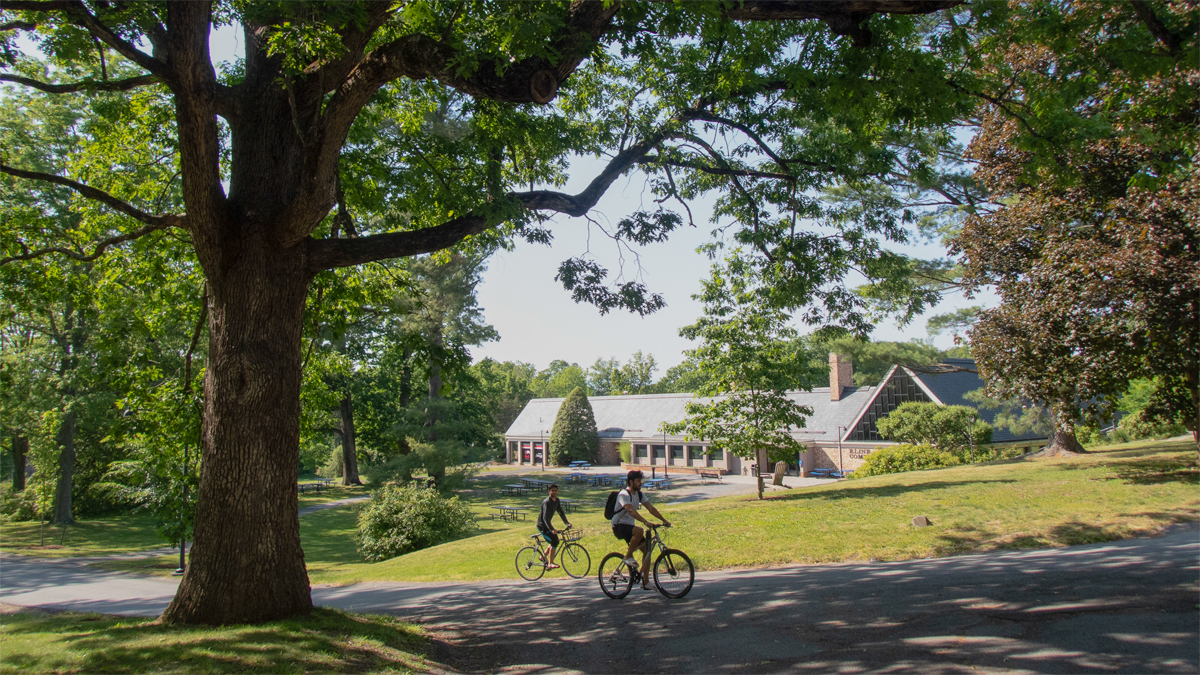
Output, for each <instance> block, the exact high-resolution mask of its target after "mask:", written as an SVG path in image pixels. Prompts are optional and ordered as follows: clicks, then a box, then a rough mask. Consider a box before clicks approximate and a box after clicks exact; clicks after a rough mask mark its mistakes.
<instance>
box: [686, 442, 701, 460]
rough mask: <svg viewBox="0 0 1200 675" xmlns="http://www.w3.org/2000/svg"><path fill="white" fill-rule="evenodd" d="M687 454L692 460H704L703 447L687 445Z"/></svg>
mask: <svg viewBox="0 0 1200 675" xmlns="http://www.w3.org/2000/svg"><path fill="white" fill-rule="evenodd" d="M688 454H689V455H691V457H692V459H704V446H703V445H689V446H688Z"/></svg>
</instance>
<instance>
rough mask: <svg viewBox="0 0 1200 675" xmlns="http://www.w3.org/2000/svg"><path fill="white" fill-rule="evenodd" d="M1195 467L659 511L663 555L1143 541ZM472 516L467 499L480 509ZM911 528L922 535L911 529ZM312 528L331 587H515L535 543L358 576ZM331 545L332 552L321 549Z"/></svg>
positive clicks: (593, 508)
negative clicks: (918, 519) (918, 520)
mask: <svg viewBox="0 0 1200 675" xmlns="http://www.w3.org/2000/svg"><path fill="white" fill-rule="evenodd" d="M1196 458H1197V454H1196V449H1195V445H1194V444H1191V443H1188V442H1163V441H1159V442H1141V443H1129V444H1122V445H1113V446H1105V447H1099V448H1095V449H1094V451H1093V452H1092V454H1089V455H1083V456H1079V457H1073V458H1061V459H1038V460H1011V461H1002V462H993V463H989V464H977V465H971V466H959V467H952V468H948V469H939V470H933V471H919V472H911V473H904V474H895V475H890V476H876V477H873V478H865V479H861V480H854V481H840V482H837V483H831V484H826V485H822V486H818V487H812V488H804V489H800V488H798V489H794V490H790V491H776V492H772V493H770V495H769V497H768V498H767V499H765V500H762V501H759V500H758V499H756V498H755V497H754V496H737V497H724V498H720V499H712V500H707V501H702V502H692V503H687V504H680V505H678V506H671V505H669V504H667V505H665V506H664V509H663V510H664V512H665V513H666V514H667V515H668V517H669V518H670V519H671V520H672V521H673V522H674V524H675V525H676V527H675V528H673V529H672V530H671V531H669V533H668V534H667V537H668V540H669V544H670V545H671V546H674V547H677V548H681V549H683V550H684V551H686V552H687V553H688V554H689V555H690V556H691V557H692V559H693V561H694V562H695V563H696V564H697V566H698V567H699V568H700V569H708V570H713V569H725V568H743V567H759V566H768V565H779V564H792V563H819V562H840V561H850V560H869V559H871V558H875V559H878V560H900V559H908V558H926V557H942V556H948V555H955V554H960V553H966V552H970V551H986V550H994V549H1005V548H1040V547H1052V546H1067V545H1074V544H1083V543H1093V542H1102V541H1110V540H1116V539H1123V538H1127V537H1133V536H1140V535H1148V534H1153V533H1156V532H1158V531H1159V530H1161V528H1163V527H1164V526H1166V525H1169V524H1171V523H1175V522H1184V521H1193V520H1197V519H1198V518H1200V491H1198V490H1197V485H1198V482H1200V480H1198V477H1200V471H1198V469H1197V462H1196ZM563 489H564V496H571V495H572V489H571V488H568V487H567V486H565V485H564V487H563ZM607 490H608V488H591V489H590V490H583V489H579V493H578V494H580V495H581V496H585V497H586V499H587V500H588V502H589V505H588V506H585V507H584V508H583V509H582V510H581V511H580V512H579V513H577V514H573V515H572V516H571V520H572V522H574V523H575V524H577V525H581V526H583V527H584V529H585V532H586V533H587V536H586V537H585V539H584V541H583V542H582V543H583V544H584V545H585V546H587V547H588V549H589V551H591V554H592V559H593V564H595V563H596V562H598V561H599V559H600V557H602V556H603V555H604V553H606V552H607V551H610V550H615V549H616V548H617V542H616V540H615V539H614V538H613V537H612V535H611V533H610V531H609V527H608V524H607V522H605V521H604V519H603V516H602V515H601V514H600V510H601V506H602V501H601V499H602V495H603V494H606V493H607ZM485 492H486V490H485ZM656 496H657V495H656ZM539 498H540V497H539ZM498 499H499V500H500V501H518V502H520V501H521V499H515V500H512V499H507V498H503V497H501V498H498ZM523 499H524V500H525V503H532V502H533V501H534V499H533V497H532V496H530V497H525V498H523ZM482 502H483V500H482V499H481V498H476V501H475V502H474V503H475V506H476V508H481V507H485V506H486V504H484V503H482ZM338 511H341V510H340V509H339V510H338ZM918 515H924V516H927V517H928V518H929V520H930V521H931V523H932V525H931V526H929V527H924V528H917V527H913V526H912V524H911V520H912V518H913V517H914V516H918ZM309 525H310V526H311V527H313V528H314V529H313V530H310V531H308V534H305V531H304V529H303V526H302V536H303V537H305V550H306V552H308V551H312V553H311V554H308V553H306V561H307V562H308V565H309V571H310V574H311V575H312V580H313V582H314V583H336V584H346V583H353V582H357V581H385V580H394V581H452V580H463V581H465V580H477V579H504V578H516V577H517V574H516V570H515V569H514V567H513V556H514V554H515V553H516V551H517V549H518V548H520V547H521V546H523V545H525V544H526V543H527V541H528V537H529V535H530V534H532V533H533V532H534V528H533V524H532V523H531V522H526V523H521V522H518V523H499V522H498V521H497V522H491V521H484V522H483V527H482V528H481V530H480V532H479V533H478V534H477V535H476V536H471V537H467V538H464V539H460V540H458V541H453V542H448V543H446V544H442V545H441V546H436V547H432V548H429V549H425V550H423V551H416V552H414V553H409V554H407V555H404V556H400V557H398V558H394V559H392V560H388V561H384V562H381V563H375V564H368V563H362V562H354V561H353V560H352V557H351V556H349V555H348V554H347V551H348V550H349V548H350V547H352V546H353V543H352V542H353V516H352V514H350V513H349V512H347V513H344V514H340V515H334V514H333V513H331V514H330V515H329V516H328V520H326V521H324V524H321V523H318V522H317V521H309ZM318 533H320V534H321V536H323V537H325V539H324V541H323V542H322V544H320V548H319V549H318V548H313V546H314V544H315V543H316V542H315V541H314V537H315V536H317V535H318ZM337 539H340V540H341V542H342V543H341V544H331V543H330V542H331V541H333V540H337ZM335 551H336V552H337V553H336V554H335V553H334V552H335ZM555 574H560V573H558V572H555Z"/></svg>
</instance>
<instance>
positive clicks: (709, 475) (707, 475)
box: [700, 471, 721, 482]
mask: <svg viewBox="0 0 1200 675" xmlns="http://www.w3.org/2000/svg"><path fill="white" fill-rule="evenodd" d="M700 477H701V478H703V479H704V480H710V479H713V478H716V479H717V481H718V482H720V481H721V472H720V471H701V472H700Z"/></svg>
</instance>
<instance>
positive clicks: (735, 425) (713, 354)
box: [662, 257, 824, 498]
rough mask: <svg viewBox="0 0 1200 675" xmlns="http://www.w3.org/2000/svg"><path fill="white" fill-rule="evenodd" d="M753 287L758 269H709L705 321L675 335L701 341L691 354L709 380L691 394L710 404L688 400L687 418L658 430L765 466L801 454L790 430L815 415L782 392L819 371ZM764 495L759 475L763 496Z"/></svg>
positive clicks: (734, 265) (807, 384) (784, 318)
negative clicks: (807, 417)
mask: <svg viewBox="0 0 1200 675" xmlns="http://www.w3.org/2000/svg"><path fill="white" fill-rule="evenodd" d="M756 281H758V276H757V274H756V273H755V271H754V270H753V269H752V268H747V267H744V266H743V265H741V261H740V260H739V259H737V258H736V257H734V258H733V259H732V262H731V264H730V265H729V267H726V268H722V267H719V266H714V267H713V271H712V274H711V276H710V278H709V279H708V280H707V281H705V282H704V292H703V293H702V294H701V295H699V296H697V299H698V300H702V301H703V302H704V316H703V317H701V318H700V320H699V321H697V322H696V323H695V324H692V325H691V326H687V327H685V328H683V329H681V330H680V331H679V334H680V335H682V336H684V337H686V338H689V339H692V340H699V341H700V344H699V345H698V346H697V347H696V348H695V349H693V350H691V351H689V352H688V356H689V358H691V359H694V360H695V361H696V362H697V364H698V365H699V366H700V368H701V369H702V370H703V371H704V372H706V373H707V374H708V380H707V382H705V384H704V385H703V386H702V387H700V388H699V389H698V391H697V392H696V393H697V395H698V396H703V397H709V398H708V400H707V401H693V402H689V403H688V404H687V406H686V410H687V414H688V417H687V419H685V420H683V421H681V422H678V423H674V424H663V426H662V430H663V431H664V432H666V433H672V434H686V435H687V436H689V437H692V438H697V439H703V440H707V441H709V443H710V444H711V445H712V447H714V448H716V449H723V450H728V451H729V452H731V453H733V454H735V455H737V456H739V457H746V458H750V457H754V458H756V459H757V461H758V464H759V466H766V465H767V463H768V462H770V461H776V460H778V459H791V458H792V457H794V456H795V455H796V453H797V452H801V451H802V450H804V446H803V445H802V444H801V443H800V442H799V441H797V440H796V439H794V438H793V437H792V435H791V430H792V429H802V428H804V425H805V417H806V416H808V415H811V414H812V409H811V408H808V407H807V406H802V405H799V404H797V403H796V402H795V401H793V400H792V399H790V398H788V396H787V392H788V391H789V390H792V389H811V387H812V382H813V379H814V378H815V377H817V376H818V372H821V373H823V372H824V371H817V370H816V369H814V368H813V367H812V366H811V365H810V364H809V357H808V353H807V352H805V351H804V350H803V349H802V348H801V347H800V346H799V342H798V341H797V340H796V339H795V338H796V334H795V330H794V329H792V328H791V327H790V326H789V325H788V320H789V317H788V315H787V313H786V312H784V311H782V310H781V309H779V308H777V307H773V306H772V305H771V303H770V302H769V301H767V299H766V298H765V297H764V293H763V291H764V289H763V288H762V287H761V286H758V285H756V283H755V282H756ZM762 490H763V486H762V477H761V476H760V477H759V491H758V492H759V497H760V498H761V497H762Z"/></svg>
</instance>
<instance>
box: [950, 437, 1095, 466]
mask: <svg viewBox="0 0 1200 675" xmlns="http://www.w3.org/2000/svg"><path fill="white" fill-rule="evenodd" d="M1081 442H1082V441H1081ZM955 454H956V456H957V457H958V461H960V462H962V463H963V464H972V463H974V464H978V463H980V462H994V461H996V460H999V459H1012V458H1014V457H1020V456H1021V455H1023V454H1025V451H1024V450H1022V449H1021V448H1017V447H1007V448H991V447H984V448H975V453H974V454H972V453H971V451H970V450H969V449H967V448H962V449H960V450H959V451H958V452H957V453H955Z"/></svg>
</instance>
